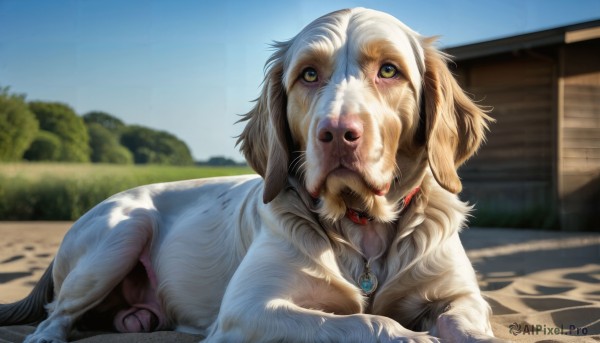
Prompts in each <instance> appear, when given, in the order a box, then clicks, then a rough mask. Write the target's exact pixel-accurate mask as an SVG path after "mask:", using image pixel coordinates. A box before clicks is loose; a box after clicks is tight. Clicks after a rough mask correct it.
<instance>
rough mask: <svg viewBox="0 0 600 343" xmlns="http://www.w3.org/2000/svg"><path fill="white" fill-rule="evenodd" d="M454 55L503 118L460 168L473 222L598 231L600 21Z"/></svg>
mask: <svg viewBox="0 0 600 343" xmlns="http://www.w3.org/2000/svg"><path fill="white" fill-rule="evenodd" d="M446 52H447V53H449V54H450V55H452V56H453V60H454V61H455V65H454V66H451V68H454V70H453V72H454V73H455V74H456V76H457V78H458V80H459V82H460V83H461V84H462V86H463V87H464V88H465V89H466V90H467V91H468V92H470V93H471V94H472V96H473V97H474V99H475V100H480V104H481V105H487V106H491V107H492V111H491V116H492V117H494V118H495V119H496V123H494V124H493V125H491V130H490V132H489V134H488V139H487V142H486V143H485V144H484V145H483V147H482V148H481V149H480V151H479V153H478V154H477V155H476V156H475V157H473V158H472V159H471V160H470V161H469V162H467V164H466V165H465V166H463V167H462V168H461V169H460V175H461V178H462V180H463V184H464V191H463V194H462V196H463V197H464V198H466V199H468V200H470V202H471V203H474V204H475V205H476V211H475V213H474V215H475V219H474V220H473V221H472V222H474V224H475V225H482V226H504V227H511V226H512V227H535V228H559V229H561V230H599V231H600V20H597V21H592V22H585V23H580V24H576V25H570V26H565V27H560V28H556V29H551V30H545V31H540V32H535V33H529V34H524V35H519V36H514V37H508V38H502V39H497V40H492V41H486V42H481V43H475V44H469V45H464V46H458V47H452V48H448V49H446Z"/></svg>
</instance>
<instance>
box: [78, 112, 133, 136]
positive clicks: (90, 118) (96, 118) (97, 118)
mask: <svg viewBox="0 0 600 343" xmlns="http://www.w3.org/2000/svg"><path fill="white" fill-rule="evenodd" d="M83 121H84V122H85V123H86V124H88V125H89V124H92V123H95V124H99V125H101V126H102V127H104V128H105V129H107V130H109V131H110V132H112V133H113V134H119V133H120V132H122V131H123V130H124V129H125V123H124V122H123V121H122V120H121V119H119V118H117V117H115V116H113V115H110V114H108V113H106V112H101V111H92V112H88V113H86V114H85V115H84V116H83Z"/></svg>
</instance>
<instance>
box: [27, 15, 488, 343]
mask: <svg viewBox="0 0 600 343" xmlns="http://www.w3.org/2000/svg"><path fill="white" fill-rule="evenodd" d="M373 23H376V24H373ZM341 28H344V29H341ZM348 33H352V37H350V38H349V37H348V36H347V34H348ZM323 37H326V39H323ZM373 39H386V40H388V41H389V42H390V44H392V45H394V48H395V49H396V50H397V51H399V52H400V55H402V56H403V59H404V65H405V66H407V67H408V70H406V71H404V72H406V73H407V74H408V75H407V78H408V82H409V83H411V86H410V87H408V86H407V87H408V88H407V89H409V88H411V89H413V90H412V91H410V92H409V91H408V90H407V91H405V92H398V94H401V96H403V97H405V99H407V100H406V101H405V102H403V103H402V104H400V105H399V106H401V108H402V111H403V113H400V114H398V113H397V111H398V107H397V106H392V105H390V104H389V103H386V102H384V101H382V100H381V98H378V97H377V96H375V95H374V94H373V93H370V92H369V91H367V89H368V88H367V86H365V83H364V82H363V80H362V79H361V78H360V76H361V74H360V65H358V64H357V63H356V60H355V59H354V57H355V56H354V55H353V53H354V52H355V51H356V47H357V46H360V45H361V44H366V43H367V42H369V41H371V40H373ZM288 44H291V45H289V46H287V50H286V51H287V52H286V53H285V55H283V54H282V55H281V56H279V58H280V60H283V63H284V66H283V75H282V80H281V83H282V86H283V87H284V88H285V91H286V92H287V91H290V89H291V88H292V87H293V85H292V84H293V82H294V79H295V78H296V76H295V75H294V74H293V72H292V71H291V70H292V69H294V68H295V67H294V65H295V63H298V61H299V60H301V57H302V56H303V54H305V53H306V52H307V51H308V50H307V49H309V50H310V49H313V50H314V49H320V50H322V51H323V52H324V55H327V56H333V58H335V63H334V65H333V67H332V69H330V70H331V72H330V78H329V80H330V81H329V84H330V85H331V86H330V87H329V86H328V87H327V88H324V89H322V90H321V91H320V92H319V98H318V100H315V101H314V102H313V105H312V106H311V107H310V108H311V110H310V113H308V114H306V115H307V117H306V122H307V123H308V125H307V126H306V127H307V128H308V130H307V131H306V132H304V133H305V134H306V133H308V134H307V135H306V137H304V138H302V137H298V135H299V134H300V133H297V132H294V130H292V135H294V136H295V137H294V139H297V140H298V142H300V143H299V144H300V145H305V146H304V148H306V152H305V156H304V157H305V158H306V161H305V164H304V168H303V169H302V175H299V178H298V180H297V179H295V178H292V179H290V180H289V182H288V185H289V187H287V188H283V189H282V190H280V191H279V193H278V195H277V196H276V197H275V198H274V200H272V201H271V202H269V203H268V204H264V203H263V201H262V199H263V190H264V187H265V184H264V181H263V179H262V178H260V177H257V176H241V177H225V178H215V179H204V180H190V181H181V182H174V183H165V184H155V185H149V186H144V187H140V188H136V189H133V190H129V191H126V192H123V193H120V194H118V195H115V196H113V197H111V198H109V199H107V200H106V201H104V202H102V203H101V204H99V205H98V206H96V207H95V208H94V209H92V210H91V211H90V212H88V213H87V214H86V215H84V216H83V217H82V218H81V219H80V220H78V221H77V222H76V223H75V224H74V225H73V228H72V229H71V230H70V231H69V233H68V234H67V236H66V237H65V240H64V242H63V244H62V245H61V247H60V250H59V252H58V255H57V256H56V259H55V262H54V282H55V295H56V296H55V300H54V302H53V303H52V304H51V305H50V306H49V309H50V311H49V312H50V316H49V317H48V319H47V320H45V321H44V322H42V323H41V324H40V325H39V327H38V329H37V330H36V332H35V333H34V334H33V335H31V336H29V337H28V339H27V340H26V342H29V343H32V342H43V341H48V340H51V341H53V342H60V341H64V340H66V339H67V335H68V333H69V330H70V329H71V327H72V325H73V323H74V322H75V320H76V319H77V318H78V317H79V316H81V315H82V314H83V313H84V312H85V311H87V310H89V309H91V308H92V307H94V306H96V305H97V304H98V303H100V302H101V300H102V299H103V297H104V296H105V295H106V294H107V293H108V292H109V291H110V290H111V289H112V288H113V287H114V286H115V285H116V284H117V283H118V282H119V281H120V280H121V279H122V278H123V277H124V276H125V275H126V274H127V273H128V272H129V270H130V269H131V268H132V267H133V265H135V263H137V256H139V254H140V253H141V252H142V251H144V249H149V252H150V256H151V264H152V265H153V266H154V268H155V273H156V279H157V282H158V297H159V298H160V299H161V305H162V307H163V309H164V311H165V313H166V316H165V318H164V322H163V323H162V326H161V328H165V329H169V328H172V329H176V330H180V331H184V332H197V333H200V334H203V335H205V336H206V342H244V341H247V342H340V341H344V342H361V343H362V342H392V341H393V342H398V341H403V342H407V341H420V342H425V341H437V338H435V337H434V336H437V337H440V338H442V339H443V340H444V341H449V342H472V341H478V340H481V341H485V340H489V341H491V340H493V337H492V336H493V333H492V331H491V327H490V324H489V316H490V309H489V306H488V305H487V304H486V302H485V301H484V300H483V298H482V297H481V294H480V291H479V288H478V285H477V281H476V278H475V273H474V270H473V268H472V266H471V264H470V262H469V261H468V259H467V257H466V254H465V251H464V249H463V247H462V245H461V243H460V240H459V237H458V233H459V230H460V229H461V228H462V227H463V226H464V225H465V216H466V215H467V213H468V211H469V207H468V206H467V205H466V204H464V203H462V202H461V201H460V200H459V199H458V198H457V196H456V195H454V194H452V193H450V192H449V191H447V190H445V189H444V188H443V187H442V186H441V185H440V184H439V183H438V181H436V179H437V176H436V178H434V174H433V173H432V170H431V169H430V167H429V165H428V163H427V153H426V152H425V148H419V149H420V150H415V149H416V148H415V149H413V150H414V151H413V152H414V156H416V157H414V156H413V157H414V158H412V159H411V158H408V157H406V156H405V155H402V154H401V153H400V152H398V155H397V156H396V152H395V151H393V152H392V153H391V156H392V158H397V159H398V160H397V161H396V162H394V163H392V168H391V169H389V168H387V167H385V166H383V165H381V163H380V162H377V158H383V157H381V156H379V155H378V154H380V152H381V151H382V149H384V148H385V146H386V144H391V143H390V142H384V141H383V138H384V137H385V134H383V133H382V130H386V128H385V125H382V123H387V125H391V124H390V123H394V125H404V127H403V128H398V132H402V134H408V133H410V134H412V133H414V132H415V130H416V124H417V123H418V115H419V105H418V103H419V102H418V99H419V97H420V93H421V89H422V87H421V85H422V83H423V82H425V81H424V72H425V62H424V60H425V48H423V42H422V39H421V38H420V37H419V36H418V35H417V34H416V33H414V32H413V31H411V30H410V29H408V28H407V27H406V26H404V25H403V24H401V23H399V22H398V21H397V20H396V19H394V18H393V17H391V16H389V15H387V14H382V13H379V12H374V11H369V10H363V9H355V10H352V11H350V12H344V14H343V15H337V16H336V15H333V16H329V17H323V18H321V19H318V20H317V21H315V22H314V23H313V24H311V25H310V26H309V27H307V29H305V30H304V31H303V33H302V34H301V35H299V37H296V39H295V40H293V41H291V42H289V43H288ZM342 48H343V49H346V50H345V51H346V52H344V53H341V52H340V51H341V50H340V49H342ZM336 66H337V67H339V68H338V69H336ZM341 66H343V68H342V67H341ZM296 72H298V71H296ZM261 106H262V105H261ZM288 111H290V109H289V108H288ZM346 112H357V113H363V114H364V117H363V119H362V120H364V122H365V123H366V124H365V132H366V133H365V135H368V136H369V139H371V140H370V141H369V142H370V143H372V144H371V146H372V149H371V150H369V151H367V152H366V153H367V154H369V156H368V157H366V158H365V161H373V162H372V163H367V162H364V163H363V164H364V166H363V167H364V175H365V177H369V178H372V182H374V183H378V182H379V183H381V182H384V181H385V180H388V181H389V182H394V183H393V184H392V186H391V190H390V192H389V193H388V194H387V195H386V196H365V198H364V199H363V201H364V204H363V205H364V206H366V207H367V208H369V209H371V210H372V211H374V212H376V213H375V215H376V217H377V220H375V221H373V222H370V223H368V224H367V225H366V226H365V227H361V226H359V225H357V224H355V223H353V222H351V221H350V220H349V219H347V218H344V217H343V210H344V209H345V206H346V203H345V201H347V200H344V198H341V197H340V194H339V193H340V190H342V189H343V188H344V185H346V186H348V187H350V188H352V189H353V190H355V191H356V193H358V194H367V193H369V190H368V189H367V188H365V186H364V183H363V182H362V181H360V180H358V181H356V180H354V181H353V180H352V178H350V179H341V180H340V179H329V180H326V189H325V190H323V193H321V196H322V197H321V203H320V204H314V203H313V200H312V199H311V197H310V195H309V192H312V191H313V190H314V188H315V187H317V186H316V185H315V184H316V183H317V182H318V181H317V179H318V178H319V177H320V176H319V175H321V174H322V173H323V171H321V170H319V168H320V166H321V165H322V162H323V160H322V157H321V158H320V157H319V156H318V155H319V154H318V152H317V149H316V148H315V146H314V144H315V142H314V139H313V138H311V137H314V132H313V131H314V129H315V128H314V127H315V124H314V123H316V122H318V121H319V120H320V119H322V118H323V117H324V116H327V115H340V113H346ZM287 115H288V117H289V116H293V115H299V114H294V113H289V112H288V113H287ZM385 117H389V118H388V119H389V120H388V119H385ZM394 118H395V119H394ZM384 120H388V121H384ZM409 127H410V128H412V129H411V130H408V129H407V128H409ZM263 130H266V129H265V128H263ZM268 132H270V133H269V139H270V140H273V139H274V138H272V137H273V136H274V134H273V130H271V129H269V131H268ZM402 139H404V138H402ZM402 142H404V140H402V141H401V142H395V143H394V144H396V145H397V144H401V143H402ZM250 143H254V144H256V145H255V149H267V147H266V146H265V145H266V144H267V143H261V142H250ZM250 143H247V144H250ZM261 144H262V145H261ZM396 145H394V146H396ZM402 148H403V146H398V151H401V149H402ZM268 155H269V154H268V153H267V152H265V151H261V152H260V155H259V156H261V157H262V156H268ZM388 155H389V154H388ZM386 156H387V155H386ZM386 158H389V156H388V157H386ZM407 161H408V162H407ZM273 162H274V161H271V160H270V161H269V163H273ZM259 164H260V161H259V162H256V161H255V162H253V165H259ZM399 164H401V165H399ZM386 168H387V169H386ZM261 169H262V171H261V173H264V170H265V169H266V168H265V167H263V168H261ZM398 173H400V174H401V175H399V174H398ZM394 177H396V178H397V180H399V181H393V180H392V179H393V178H394ZM267 182H269V180H267ZM352 182H354V183H355V184H354V185H352ZM417 185H419V186H420V187H421V190H420V192H419V193H418V195H417V196H416V197H415V198H414V199H413V200H412V202H411V204H410V206H409V207H408V208H407V209H406V210H405V211H404V212H403V213H402V214H401V215H400V214H399V212H398V209H397V204H398V202H399V201H400V199H401V198H402V196H403V195H404V194H407V193H408V191H409V190H411V189H412V188H414V187H415V186H417ZM376 186H381V185H376ZM336 187H337V188H336ZM354 188H356V189H354ZM327 192H330V193H331V194H327ZM363 258H366V259H368V260H369V261H370V262H369V263H370V267H371V271H372V272H373V273H375V274H376V275H377V278H378V280H379V288H378V290H377V292H376V293H375V294H373V295H371V296H370V297H365V296H363V295H362V294H361V291H360V289H359V288H358V287H357V284H356V281H357V280H358V278H359V276H360V275H361V273H362V272H363V271H364V270H365V264H364V260H363ZM409 327H410V328H413V329H416V330H419V331H428V333H424V332H418V331H411V330H410V329H409ZM430 335H431V336H430Z"/></svg>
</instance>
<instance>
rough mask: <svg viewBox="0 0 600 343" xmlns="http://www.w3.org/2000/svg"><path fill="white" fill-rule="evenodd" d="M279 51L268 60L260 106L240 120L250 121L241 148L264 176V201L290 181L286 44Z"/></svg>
mask: <svg viewBox="0 0 600 343" xmlns="http://www.w3.org/2000/svg"><path fill="white" fill-rule="evenodd" d="M276 47H277V48H278V50H277V51H276V52H275V53H274V54H273V56H271V58H270V59H269V61H268V62H267V72H266V76H265V80H264V83H263V88H262V93H261V95H260V96H259V98H258V99H257V100H256V105H255V106H254V108H253V109H252V110H250V112H248V113H247V114H246V115H244V117H243V118H242V119H241V120H240V121H248V122H247V123H246V127H245V128H244V131H242V133H241V135H240V136H239V137H238V141H237V144H241V146H240V151H241V152H242V153H243V154H244V157H245V158H246V161H248V164H249V165H250V166H251V167H252V169H254V170H255V171H256V172H257V173H258V174H259V175H260V176H262V177H263V179H264V181H265V182H264V183H265V188H264V192H263V201H264V202H265V203H268V202H270V201H271V200H273V199H275V197H276V196H277V194H279V192H280V191H281V190H282V189H283V188H284V187H285V185H286V183H287V174H288V163H289V159H290V156H289V148H288V147H289V143H288V141H289V138H288V136H289V133H288V132H289V129H288V125H287V116H286V107H287V97H286V94H285V90H284V88H283V56H284V55H285V50H286V47H285V46H284V44H278V45H276Z"/></svg>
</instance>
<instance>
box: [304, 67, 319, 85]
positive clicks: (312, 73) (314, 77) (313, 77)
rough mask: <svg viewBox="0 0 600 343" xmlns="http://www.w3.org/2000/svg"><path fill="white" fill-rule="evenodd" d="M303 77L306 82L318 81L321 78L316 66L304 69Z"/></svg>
mask: <svg viewBox="0 0 600 343" xmlns="http://www.w3.org/2000/svg"><path fill="white" fill-rule="evenodd" d="M302 79H303V80H304V81H306V82H311V83H312V82H317V81H318V80H319V75H318V74H317V71H316V70H315V69H314V68H310V67H309V68H306V69H304V70H303V71H302Z"/></svg>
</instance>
